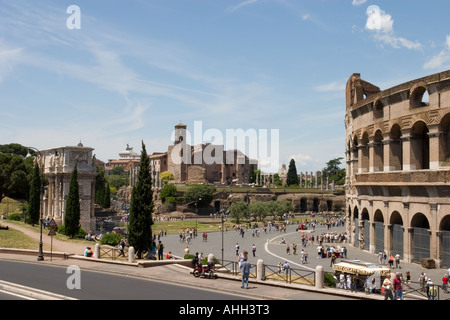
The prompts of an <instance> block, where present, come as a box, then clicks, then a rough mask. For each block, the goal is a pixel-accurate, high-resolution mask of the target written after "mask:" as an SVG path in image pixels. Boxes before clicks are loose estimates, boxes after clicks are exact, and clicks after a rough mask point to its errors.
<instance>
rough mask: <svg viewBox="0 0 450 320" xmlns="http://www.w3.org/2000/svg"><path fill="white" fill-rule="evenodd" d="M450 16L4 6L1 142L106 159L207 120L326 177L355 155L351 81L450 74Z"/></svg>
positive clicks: (426, 11)
mask: <svg viewBox="0 0 450 320" xmlns="http://www.w3.org/2000/svg"><path fill="white" fill-rule="evenodd" d="M70 5H77V6H78V7H79V8H80V10H81V14H80V22H81V23H80V28H79V29H70V28H68V26H67V20H68V19H69V18H70V17H71V13H67V8H68V7H69V6H70ZM449 12H450V2H449V1H444V0H431V1H424V0H414V1H406V0H385V1H382V0H379V1H373V0H366V1H364V0H310V1H301V0H146V1H144V0H126V1H125V0H120V1H119V0H107V1H106V0H95V1H92V0H90V1H81V0H79V1H76V0H71V1H62V0H58V1H56V0H55V1H28V0H17V1H11V0H8V1H0V119H1V126H0V144H7V143H13V142H14V143H21V144H23V145H25V146H33V147H35V148H38V149H46V148H53V147H59V146H65V145H76V144H78V142H79V141H80V140H81V141H82V143H83V144H84V145H85V146H89V147H93V148H95V151H94V153H95V154H96V156H97V158H99V159H101V160H103V161H107V160H108V159H113V158H117V157H118V153H119V152H120V151H122V150H124V149H125V147H126V145H127V144H129V145H130V146H132V147H134V150H135V151H137V152H140V148H141V141H144V143H145V144H146V148H147V152H148V153H153V152H160V151H166V150H167V146H168V145H169V144H171V143H172V142H171V135H172V131H173V127H174V125H176V124H177V123H179V122H180V121H181V122H183V123H185V124H186V125H187V126H188V130H189V129H192V130H193V126H194V122H195V121H201V123H202V128H203V130H204V131H206V130H208V129H216V130H218V131H219V132H223V134H224V135H225V132H226V130H227V129H239V128H240V129H243V130H249V129H254V130H260V129H262V130H268V131H269V132H270V130H271V129H278V130H279V148H278V150H279V161H280V164H281V163H288V162H289V159H290V158H292V157H293V158H294V159H295V160H296V164H297V170H298V171H315V170H321V169H322V168H324V167H325V164H326V162H327V161H328V160H330V159H333V158H337V157H341V156H342V157H343V156H344V152H345V126H344V115H345V92H344V89H345V83H346V81H347V79H348V78H349V77H350V76H351V74H353V73H361V76H362V78H363V79H365V80H367V81H369V82H371V83H373V84H375V85H377V86H379V87H380V88H381V89H387V88H389V87H391V86H394V85H396V84H399V83H402V82H405V81H408V80H411V79H415V78H418V77H422V76H426V75H429V74H433V73H436V72H440V71H443V70H447V69H450V68H449V66H450V23H449V22H448V21H449V20H448V13H449ZM70 21H72V20H70ZM342 165H343V166H344V162H343V164H342Z"/></svg>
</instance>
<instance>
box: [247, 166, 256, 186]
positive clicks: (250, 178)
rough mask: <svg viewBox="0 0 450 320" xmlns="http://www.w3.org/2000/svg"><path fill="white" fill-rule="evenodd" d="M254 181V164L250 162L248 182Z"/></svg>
mask: <svg viewBox="0 0 450 320" xmlns="http://www.w3.org/2000/svg"><path fill="white" fill-rule="evenodd" d="M255 182H256V171H255V165H254V164H250V167H249V170H248V183H255Z"/></svg>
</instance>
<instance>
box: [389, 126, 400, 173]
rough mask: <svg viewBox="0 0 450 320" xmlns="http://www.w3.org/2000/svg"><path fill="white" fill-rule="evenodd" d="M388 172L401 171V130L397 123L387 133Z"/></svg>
mask: <svg viewBox="0 0 450 320" xmlns="http://www.w3.org/2000/svg"><path fill="white" fill-rule="evenodd" d="M388 159H389V164H388V165H389V171H395V170H402V168H403V150H402V129H401V127H400V125H399V124H398V123H395V124H394V125H393V126H392V127H391V131H390V132H389V158H388Z"/></svg>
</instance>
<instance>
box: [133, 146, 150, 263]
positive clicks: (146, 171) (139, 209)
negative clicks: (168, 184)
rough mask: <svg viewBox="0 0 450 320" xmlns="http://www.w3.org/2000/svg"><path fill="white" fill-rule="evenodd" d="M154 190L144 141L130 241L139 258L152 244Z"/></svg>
mask: <svg viewBox="0 0 450 320" xmlns="http://www.w3.org/2000/svg"><path fill="white" fill-rule="evenodd" d="M152 213H153V192H152V179H151V176H150V159H149V157H148V156H147V151H146V150H145V145H144V142H142V152H141V160H140V162H139V173H138V178H137V181H136V184H135V185H134V187H133V191H132V192H131V201H130V220H129V223H128V243H129V245H130V246H133V247H134V249H135V251H136V255H137V257H138V259H141V257H142V253H143V251H146V250H150V248H151V245H152V228H151V227H152V224H153V219H152Z"/></svg>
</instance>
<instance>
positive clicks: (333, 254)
mask: <svg viewBox="0 0 450 320" xmlns="http://www.w3.org/2000/svg"><path fill="white" fill-rule="evenodd" d="M330 260H331V261H330V267H332V266H333V264H334V263H335V261H336V254H335V253H334V252H333V253H332V254H331V259H330Z"/></svg>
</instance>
